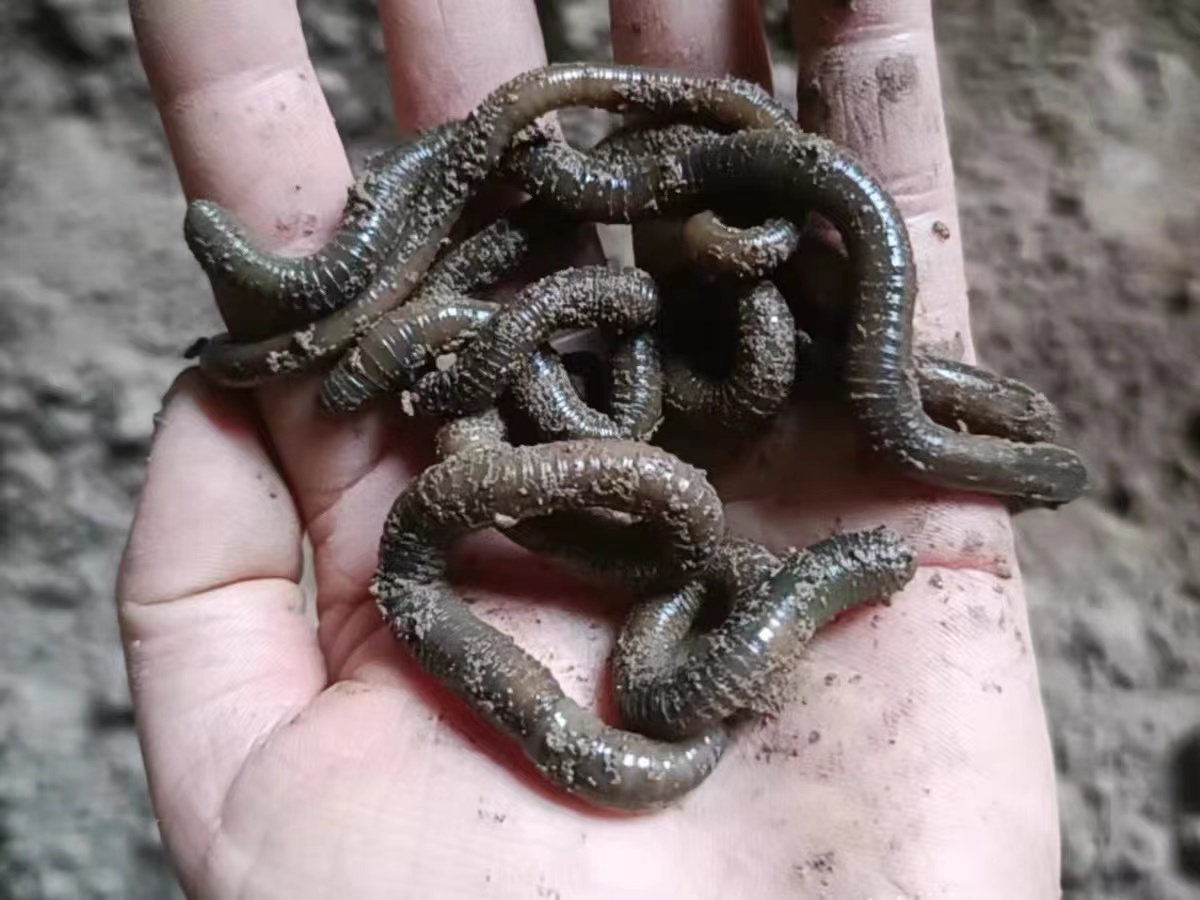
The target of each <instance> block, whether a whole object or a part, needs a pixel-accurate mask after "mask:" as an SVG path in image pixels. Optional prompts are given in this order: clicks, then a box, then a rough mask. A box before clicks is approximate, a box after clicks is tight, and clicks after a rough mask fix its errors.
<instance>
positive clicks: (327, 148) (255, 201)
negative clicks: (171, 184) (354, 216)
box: [130, 0, 350, 252]
mask: <svg viewBox="0 0 1200 900" xmlns="http://www.w3.org/2000/svg"><path fill="white" fill-rule="evenodd" d="M130 10H131V13H132V16H133V24H134V30H135V33H136V35H137V43H138V49H139V52H140V54H141V58H142V62H143V65H144V66H145V69H146V75H147V77H148V79H149V82H150V87H151V92H152V94H153V97H154V101H155V104H156V106H157V108H158V112H159V116H160V117H161V119H162V123H163V128H164V130H165V131H166V135H167V140H168V142H169V144H170V147H171V153H172V156H173V158H174V161H175V166H176V168H177V169H178V171H179V175H180V180H181V182H182V184H183V189H184V192H185V193H186V194H187V196H188V197H189V198H195V197H205V198H208V199H212V200H215V201H217V202H219V203H221V204H222V205H224V206H226V207H227V208H229V209H230V210H232V211H233V212H234V214H235V215H237V217H238V218H239V219H240V220H241V221H242V222H243V223H244V224H245V225H246V227H247V228H248V230H249V231H250V233H251V234H253V235H254V236H255V238H257V239H258V240H260V241H262V242H263V243H264V244H265V245H267V246H269V247H270V248H272V249H281V248H287V249H289V250H290V249H293V248H294V249H295V250H296V251H297V252H303V251H307V250H310V249H313V248H315V247H317V246H319V245H320V244H321V243H323V242H324V241H325V240H326V239H327V237H328V236H329V234H330V233H331V231H332V229H333V227H334V226H335V225H336V223H337V220H338V218H339V216H340V213H341V209H342V206H343V204H344V202H345V198H346V187H347V185H348V184H349V183H350V168H349V164H348V162H347V160H346V155H345V152H344V151H343V149H342V143H341V140H340V139H339V137H338V133H337V129H336V127H335V126H334V121H333V116H332V115H331V114H330V112H329V107H328V105H327V104H326V102H325V97H324V95H323V94H322V92H321V88H320V85H319V84H318V83H317V78H316V74H315V72H314V71H313V67H312V63H311V62H310V61H309V58H308V51H307V49H306V48H305V45H304V36H303V34H302V32H301V28H300V19H299V16H298V14H297V12H296V4H295V2H294V0H155V2H153V3H151V2H146V0H131V3H130Z"/></svg>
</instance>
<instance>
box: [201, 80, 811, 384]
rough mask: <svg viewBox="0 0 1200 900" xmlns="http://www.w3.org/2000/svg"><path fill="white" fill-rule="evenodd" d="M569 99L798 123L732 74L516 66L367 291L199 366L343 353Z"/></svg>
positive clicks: (223, 376)
mask: <svg viewBox="0 0 1200 900" xmlns="http://www.w3.org/2000/svg"><path fill="white" fill-rule="evenodd" d="M572 105H582V106H594V107H599V108H603V109H608V110H611V111H614V112H620V113H627V112H631V111H640V112H644V113H647V114H649V115H652V116H655V117H658V118H666V119H684V120H688V121H695V122H698V123H700V124H704V125H708V126H711V127H718V126H719V127H724V128H733V129H744V128H751V129H779V128H795V127H796V126H795V124H794V122H792V119H791V116H790V113H788V111H787V109H785V108H784V107H782V106H780V105H779V104H778V103H776V102H775V100H774V99H773V98H772V97H771V96H770V95H769V94H767V93H766V91H764V90H762V88H760V87H758V86H757V85H754V84H751V83H749V82H744V81H740V80H738V79H733V78H694V77H688V76H683V75H677V74H674V73H670V72H659V71H654V70H650V69H641V68H638V67H633V66H613V65H595V64H590V63H587V64H583V63H580V64H575V63H570V64H556V65H551V66H547V67H544V68H541V69H536V70H533V71H530V72H526V73H524V74H522V75H518V76H517V77H516V78H514V79H512V80H510V81H509V82H508V83H506V84H504V85H501V86H500V87H499V88H497V89H496V90H495V91H493V92H492V94H491V95H489V97H488V98H487V99H486V100H484V102H483V103H482V104H480V106H478V107H477V108H476V109H475V110H474V111H473V112H472V113H471V114H470V115H469V116H468V117H467V118H466V119H465V120H464V121H463V122H462V124H461V126H460V127H459V128H458V129H457V130H456V131H455V136H454V139H453V140H452V141H451V142H450V144H449V146H448V147H447V148H446V151H445V153H444V154H442V156H441V157H439V159H438V160H437V161H435V163H434V164H433V166H432V167H431V169H430V170H429V173H428V175H427V177H426V178H425V179H423V180H422V183H421V184H420V185H419V186H418V187H417V189H416V191H415V192H414V193H413V195H412V197H411V198H410V200H409V202H408V203H407V204H406V205H405V208H404V211H403V215H402V222H401V224H400V226H399V228H398V235H399V236H398V238H397V240H396V246H395V248H394V249H393V250H392V251H391V253H389V254H388V256H387V258H386V259H385V261H384V262H383V263H382V264H381V265H380V266H379V269H378V271H377V272H376V275H375V278H374V279H373V280H372V282H371V283H370V284H369V285H368V286H367V288H366V289H365V290H363V291H361V292H360V293H358V294H357V295H355V297H354V298H353V299H352V300H350V301H349V302H348V303H347V304H346V305H345V306H343V307H341V308H339V309H338V310H336V311H335V312H332V313H330V314H329V315H328V316H326V317H325V318H323V319H320V320H317V321H316V322H313V323H311V324H310V325H308V326H307V327H306V328H303V329H301V330H298V331H294V332H289V333H285V334H281V335H275V336H273V337H270V338H266V339H263V340H259V341H245V342H239V341H235V340H233V339H232V338H231V337H230V335H228V334H224V335H217V336H216V337H214V338H212V339H209V340H207V341H206V342H204V343H203V345H202V346H201V347H199V349H198V355H199V363H200V368H201V371H202V372H204V373H205V374H206V375H207V376H208V377H209V378H210V379H212V380H213V381H215V382H217V383H219V384H223V385H226V386H231V387H252V386H254V385H256V384H260V383H262V382H264V381H267V380H271V379H273V378H278V377H280V376H283V375H287V374H289V373H294V372H299V371H308V370H311V369H314V368H316V367H317V366H318V365H320V364H322V362H323V361H324V360H325V359H327V358H328V357H330V356H333V355H338V354H341V353H342V352H344V351H345V350H346V349H347V348H348V346H349V345H350V344H351V343H352V342H353V341H354V340H355V339H357V338H358V337H360V336H361V335H362V334H363V333H365V331H366V330H367V329H369V328H370V327H371V325H372V324H373V323H374V322H375V321H376V320H378V318H379V317H380V316H381V315H383V314H384V313H386V312H388V311H389V310H391V309H394V308H396V307H397V306H399V305H400V304H401V303H403V302H404V301H405V300H406V299H408V297H409V296H410V294H411V293H412V291H413V290H414V289H415V287H416V285H417V284H418V283H419V282H420V281H421V279H422V278H423V277H424V276H425V273H426V272H427V271H428V269H429V267H430V265H431V264H432V263H433V261H434V258H435V257H436V255H437V252H438V249H439V246H440V244H441V241H442V239H443V238H444V237H446V235H447V234H448V233H449V231H450V229H451V228H452V227H453V225H454V223H455V222H456V221H457V220H458V219H459V217H460V215H461V213H462V211H463V209H464V207H465V205H466V203H467V201H468V200H469V199H470V198H471V197H472V196H473V195H474V193H475V192H476V191H477V190H478V188H479V186H480V185H481V184H482V183H483V182H484V181H485V180H486V179H487V177H488V176H489V175H490V174H492V173H493V172H494V171H495V170H496V168H497V165H498V163H499V162H500V160H501V159H502V157H503V154H504V153H505V151H506V150H507V149H508V147H509V145H510V144H511V142H512V140H513V137H514V136H515V135H517V134H518V133H519V132H521V131H522V130H523V129H525V128H526V127H527V126H528V125H530V124H531V123H533V122H534V121H536V120H537V119H538V118H539V117H541V116H542V115H544V114H546V113H548V112H551V111H553V110H555V109H559V108H561V107H564V106H572Z"/></svg>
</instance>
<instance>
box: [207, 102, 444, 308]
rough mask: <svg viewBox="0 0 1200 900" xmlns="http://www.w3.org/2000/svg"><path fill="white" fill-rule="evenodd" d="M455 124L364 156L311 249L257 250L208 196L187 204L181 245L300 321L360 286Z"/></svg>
mask: <svg viewBox="0 0 1200 900" xmlns="http://www.w3.org/2000/svg"><path fill="white" fill-rule="evenodd" d="M457 127H458V126H457V123H452V124H450V125H444V126H441V127H438V128H434V129H431V130H429V131H427V132H424V133H422V134H420V135H418V136H417V137H416V138H415V139H414V140H412V141H411V142H409V143H406V144H403V145H401V146H399V147H395V148H393V149H390V150H388V151H386V152H384V153H382V154H380V156H378V157H377V158H375V159H373V160H371V161H370V162H369V163H368V164H367V167H366V170H365V171H364V173H363V174H362V176H360V177H359V178H358V180H356V181H355V183H354V186H353V187H352V188H351V189H350V190H349V196H348V197H347V201H346V206H345V209H344V210H343V212H342V224H341V226H340V227H339V228H338V230H337V231H336V232H335V233H334V234H333V236H332V237H331V238H330V239H329V241H327V242H326V244H325V245H324V246H323V247H321V248H320V249H319V250H318V251H316V252H315V253H312V254H310V255H308V256H301V257H290V256H283V255H281V254H277V253H270V252H267V251H265V250H263V249H262V248H261V247H260V246H259V244H258V243H257V242H255V241H254V240H252V239H251V238H250V237H248V236H247V234H246V232H245V230H244V229H243V228H242V226H241V225H240V224H239V223H238V222H237V220H236V218H235V217H234V216H233V214H232V213H230V212H229V211H228V210H226V209H225V208H224V207H222V206H220V205H219V204H217V203H214V202H213V201H210V200H195V201H193V202H192V203H191V204H190V205H189V206H188V211H187V215H186V217H185V218H184V237H185V239H186V241H187V244H188V247H189V248H191V251H192V254H193V255H194V256H195V258H196V260H197V261H198V262H199V263H200V266H201V268H202V269H204V271H205V272H206V273H207V274H208V276H209V277H210V278H211V279H212V280H214V281H216V282H220V283H223V284H226V285H229V286H231V287H234V288H237V289H240V290H242V291H245V292H247V293H248V294H250V295H252V296H253V297H255V298H257V299H259V300H262V301H268V302H270V303H272V304H275V305H276V306H278V307H279V309H280V311H281V313H282V315H283V318H284V321H285V322H286V324H288V325H289V326H291V327H295V326H296V325H298V324H304V323H307V322H309V321H311V320H312V319H314V318H316V317H318V316H321V315H324V314H326V313H329V312H331V311H333V310H335V309H337V308H338V307H340V306H342V305H344V304H345V303H346V302H347V301H348V300H349V298H350V297H352V296H353V295H354V294H355V293H357V292H358V291H361V290H362V289H363V288H364V287H366V285H367V283H368V282H369V281H370V279H371V276H372V275H373V274H374V272H375V269H376V267H377V266H378V264H379V262H380V260H381V259H382V257H383V256H384V254H385V253H386V252H387V251H388V250H390V249H391V247H392V246H393V245H394V242H395V240H396V236H397V235H396V232H397V229H398V227H399V225H400V221H401V216H400V214H401V211H402V209H403V206H404V204H405V202H406V201H407V200H408V198H409V197H410V196H411V194H412V192H413V190H414V189H415V187H416V185H417V183H418V180H419V179H420V178H421V177H422V176H423V175H424V174H425V173H426V172H427V171H428V169H429V167H430V162H431V161H432V160H434V159H435V158H436V157H437V156H438V155H439V154H441V153H443V152H444V151H445V149H446V147H447V146H448V145H449V143H450V141H451V139H452V138H453V136H454V132H455V130H456V128H457Z"/></svg>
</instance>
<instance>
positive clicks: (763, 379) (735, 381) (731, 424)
mask: <svg viewBox="0 0 1200 900" xmlns="http://www.w3.org/2000/svg"><path fill="white" fill-rule="evenodd" d="M737 307H738V310H737V313H738V315H737V320H738V324H737V335H736V338H735V340H736V347H735V349H734V353H733V364H732V366H731V370H730V372H729V374H728V375H727V376H726V377H724V378H720V379H714V378H710V377H708V376H707V375H704V374H702V373H701V372H699V371H697V370H696V369H694V368H692V367H691V366H690V365H689V364H688V363H687V362H686V361H685V360H684V359H683V358H682V357H679V356H673V357H668V359H667V362H666V377H665V385H664V393H663V404H664V405H665V406H666V407H667V408H668V409H670V410H672V411H675V412H677V413H679V414H680V415H682V416H684V417H685V418H688V419H691V420H693V421H695V420H705V421H708V422H711V423H713V424H714V425H715V426H716V427H717V428H718V429H721V430H725V429H730V428H735V429H736V428H743V427H749V426H755V425H760V424H762V423H764V422H767V421H769V420H770V419H772V418H774V416H775V415H776V414H777V413H778V412H779V411H780V410H781V409H782V408H783V406H784V404H785V403H787V400H788V398H789V396H790V395H791V390H792V385H793V383H794V382H795V378H796V324H795V322H794V321H793V319H792V314H791V311H790V310H789V309H788V305H787V301H785V300H784V299H783V295H781V294H780V293H779V290H778V288H776V287H775V285H774V284H772V283H771V282H770V281H760V282H758V283H756V284H752V285H750V286H749V287H743V288H741V291H740V295H739V296H738V297H737Z"/></svg>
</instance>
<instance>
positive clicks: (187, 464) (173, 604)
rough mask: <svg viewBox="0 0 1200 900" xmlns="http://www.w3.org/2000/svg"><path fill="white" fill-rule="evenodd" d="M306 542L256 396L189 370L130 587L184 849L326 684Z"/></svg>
mask: <svg viewBox="0 0 1200 900" xmlns="http://www.w3.org/2000/svg"><path fill="white" fill-rule="evenodd" d="M300 541H301V528H300V522H299V518H298V516H297V514H296V510H295V508H294V506H293V505H292V502H291V499H290V497H289V495H288V492H287V488H286V485H285V484H284V482H283V479H282V478H281V477H280V475H279V473H278V472H277V471H276V470H275V467H274V466H273V465H272V462H271V460H270V458H269V456H268V454H267V453H266V451H265V449H264V447H263V445H262V442H261V440H260V435H259V428H258V425H257V420H256V418H255V416H254V414H253V411H252V406H251V404H250V403H249V402H248V400H247V399H245V398H237V397H233V398H231V397H228V396H224V395H221V394H219V393H216V392H215V391H214V390H213V389H212V388H211V387H209V386H208V385H207V384H206V383H205V382H204V380H203V379H202V378H201V377H200V376H199V375H197V374H196V373H195V372H189V373H185V374H184V375H183V376H181V378H180V379H179V381H178V382H177V383H176V386H175V387H174V388H173V390H172V392H171V393H170V394H169V400H168V402H167V405H166V408H165V410H164V412H163V414H162V417H161V420H160V425H159V427H158V431H157V434H156V436H155V440H154V444H153V448H152V452H151V456H150V462H149V469H148V472H147V479H146V486H145V490H144V492H143V494H142V497H141V499H140V501H139V504H138V508H137V513H136V516H135V520H134V525H133V528H132V530H131V533H130V538H129V543H128V546H127V548H126V552H125V556H124V559H123V560H122V565H121V572H120V576H119V579H118V584H117V598H118V601H119V605H120V616H121V624H122V639H123V641H124V646H125V654H126V662H127V665H128V669H129V680H130V686H131V691H132V695H133V702H134V708H135V712H136V716H137V722H138V731H139V737H140V739H141V741H142V748H143V754H144V756H145V759H146V766H147V773H148V776H149V779H150V786H151V790H152V794H153V796H154V802H155V807H156V811H157V815H158V818H159V819H160V821H161V824H162V828H163V833H164V838H165V839H166V840H167V842H168V843H169V844H170V845H171V847H172V850H173V851H174V852H176V853H177V854H179V855H180V857H181V858H183V859H184V860H189V859H193V858H194V856H195V854H197V853H199V852H202V849H203V847H204V844H205V842H206V840H207V835H208V834H209V833H210V831H211V828H212V823H213V822H214V821H215V820H216V819H217V817H218V814H219V809H220V804H221V801H222V798H223V797H224V796H225V793H226V791H227V789H228V787H229V785H230V784H231V783H232V781H233V779H234V778H235V777H236V775H237V772H238V771H239V769H240V768H241V766H242V765H243V763H244V762H245V760H246V758H247V757H248V755H249V754H250V753H251V751H252V749H253V748H254V747H255V746H256V745H257V744H258V743H259V742H260V741H262V740H263V739H264V738H265V736H266V735H268V734H269V733H271V731H272V730H273V729H275V728H276V727H278V726H279V725H280V724H281V723H283V722H286V721H288V720H289V719H290V718H291V717H292V716H293V715H294V714H295V713H296V712H297V711H298V710H300V709H301V708H303V707H304V706H305V705H307V704H308V703H309V702H310V701H311V700H312V699H313V698H314V697H315V696H316V695H317V694H318V693H319V692H320V691H321V690H322V689H323V687H324V686H325V667H324V661H323V659H322V657H321V654H320V652H319V650H318V646H317V640H316V635H315V630H314V628H313V626H312V624H311V622H310V621H309V619H308V617H307V616H306V615H305V610H304V598H303V593H302V591H301V588H300V585H299V583H298V582H299V578H300V573H301V544H300Z"/></svg>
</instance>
